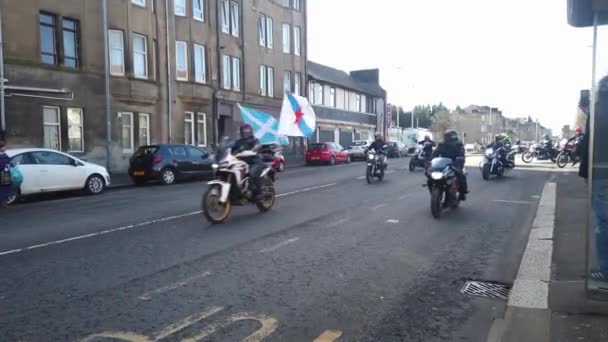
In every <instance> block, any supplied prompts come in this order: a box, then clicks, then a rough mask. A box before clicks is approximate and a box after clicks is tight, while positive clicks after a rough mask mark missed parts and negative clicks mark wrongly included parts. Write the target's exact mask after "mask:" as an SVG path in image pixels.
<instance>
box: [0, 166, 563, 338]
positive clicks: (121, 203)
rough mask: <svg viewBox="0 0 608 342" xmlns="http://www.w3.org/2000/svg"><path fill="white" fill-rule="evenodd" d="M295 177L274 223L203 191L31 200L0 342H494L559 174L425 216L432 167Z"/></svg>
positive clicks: (510, 184) (7, 254) (150, 189)
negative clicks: (472, 290)
mask: <svg viewBox="0 0 608 342" xmlns="http://www.w3.org/2000/svg"><path fill="white" fill-rule="evenodd" d="M408 161H409V160H408V159H407V158H402V159H393V160H391V161H390V168H389V173H388V174H387V176H386V178H385V180H384V181H383V182H377V183H374V184H370V185H368V184H366V182H365V180H364V179H363V175H364V164H362V163H352V164H349V165H339V166H335V167H303V168H293V169H291V170H288V171H287V172H285V173H284V174H282V175H280V177H279V179H278V180H277V183H276V188H277V194H278V195H279V196H278V199H277V203H276V205H275V207H274V208H273V210H272V211H270V212H268V213H265V214H260V213H258V212H257V211H256V209H255V207H253V206H251V207H237V208H235V209H234V211H233V213H232V216H231V217H230V218H229V220H228V222H227V223H225V224H223V225H215V226H214V225H211V224H209V223H208V222H206V221H205V219H204V218H203V217H202V215H201V213H200V201H201V195H202V193H203V191H204V190H205V188H206V184H205V183H203V182H189V183H180V184H177V185H174V186H169V187H165V186H160V185H150V186H145V187H132V188H118V189H113V190H109V191H107V192H106V193H104V194H103V195H100V196H70V197H65V196H62V197H60V198H58V199H54V200H43V201H31V202H26V203H24V204H19V205H16V206H14V207H10V208H8V209H7V210H6V211H3V212H2V213H1V215H2V217H1V218H0V219H1V222H2V223H1V225H0V269H1V270H2V277H1V278H0V340H2V341H117V340H120V341H161V340H162V341H239V340H244V341H262V340H263V341H485V340H486V339H487V337H488V334H489V332H490V330H491V329H492V327H493V324H494V322H495V320H497V319H500V318H503V317H504V315H505V314H506V309H507V302H505V301H503V300H499V299H491V298H485V297H478V296H467V295H463V294H461V293H460V290H461V288H462V286H463V284H464V283H465V281H467V280H480V281H489V282H497V283H504V284H512V283H513V282H514V279H515V278H516V276H517V273H518V269H519V264H520V260H521V258H522V255H523V253H524V249H525V246H526V241H528V235H529V232H530V227H531V225H532V222H533V220H534V217H535V214H536V211H537V207H538V202H539V197H540V196H541V194H542V193H543V189H544V187H545V183H546V181H547V179H548V177H549V176H550V175H551V172H552V171H551V170H552V168H551V167H549V166H547V165H548V164H547V165H545V164H542V165H528V166H525V167H522V168H520V169H516V170H514V171H512V172H510V173H509V174H508V176H507V177H505V178H503V179H493V180H491V181H489V182H488V181H483V180H482V178H481V175H480V173H479V169H478V168H477V165H478V163H479V160H478V159H477V160H476V159H475V158H469V160H468V162H469V164H470V165H469V168H468V171H469V184H470V189H471V195H470V196H469V199H468V201H466V202H465V203H463V204H462V206H461V208H459V209H456V210H454V211H450V212H447V213H445V215H444V216H443V217H442V219H441V220H439V221H438V220H435V219H433V218H432V217H431V214H430V208H429V194H428V191H427V190H426V189H425V188H423V187H421V184H423V183H424V175H423V172H422V170H417V171H415V172H410V171H408V170H407V165H408Z"/></svg>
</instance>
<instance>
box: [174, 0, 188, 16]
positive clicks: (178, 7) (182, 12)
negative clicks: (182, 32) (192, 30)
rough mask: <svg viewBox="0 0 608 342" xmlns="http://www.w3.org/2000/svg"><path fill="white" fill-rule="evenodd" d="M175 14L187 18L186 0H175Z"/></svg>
mask: <svg viewBox="0 0 608 342" xmlns="http://www.w3.org/2000/svg"><path fill="white" fill-rule="evenodd" d="M173 12H175V15H177V16H180V17H185V16H186V0H174V6H173Z"/></svg>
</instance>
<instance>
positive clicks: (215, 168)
mask: <svg viewBox="0 0 608 342" xmlns="http://www.w3.org/2000/svg"><path fill="white" fill-rule="evenodd" d="M211 167H212V168H213V169H214V170H217V169H219V168H220V166H219V165H217V164H213V165H211Z"/></svg>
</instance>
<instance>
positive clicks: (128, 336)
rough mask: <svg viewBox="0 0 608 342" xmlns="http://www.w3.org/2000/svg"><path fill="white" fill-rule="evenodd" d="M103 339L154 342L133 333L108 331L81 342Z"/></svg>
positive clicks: (88, 337)
mask: <svg viewBox="0 0 608 342" xmlns="http://www.w3.org/2000/svg"><path fill="white" fill-rule="evenodd" d="M102 338H108V339H110V338H111V339H113V340H120V341H125V342H153V340H151V339H149V338H148V337H147V336H143V335H138V334H135V333H131V332H125V331H106V332H102V333H100V334H94V335H91V336H87V337H86V338H83V339H82V340H80V341H81V342H89V341H100V339H102Z"/></svg>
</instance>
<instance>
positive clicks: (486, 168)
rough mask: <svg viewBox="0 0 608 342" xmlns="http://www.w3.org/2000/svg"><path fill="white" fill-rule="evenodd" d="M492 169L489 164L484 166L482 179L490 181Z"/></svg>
mask: <svg viewBox="0 0 608 342" xmlns="http://www.w3.org/2000/svg"><path fill="white" fill-rule="evenodd" d="M490 168H491V166H490V164H488V163H486V164H483V169H482V170H481V177H482V178H483V179H484V180H489V179H490Z"/></svg>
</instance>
